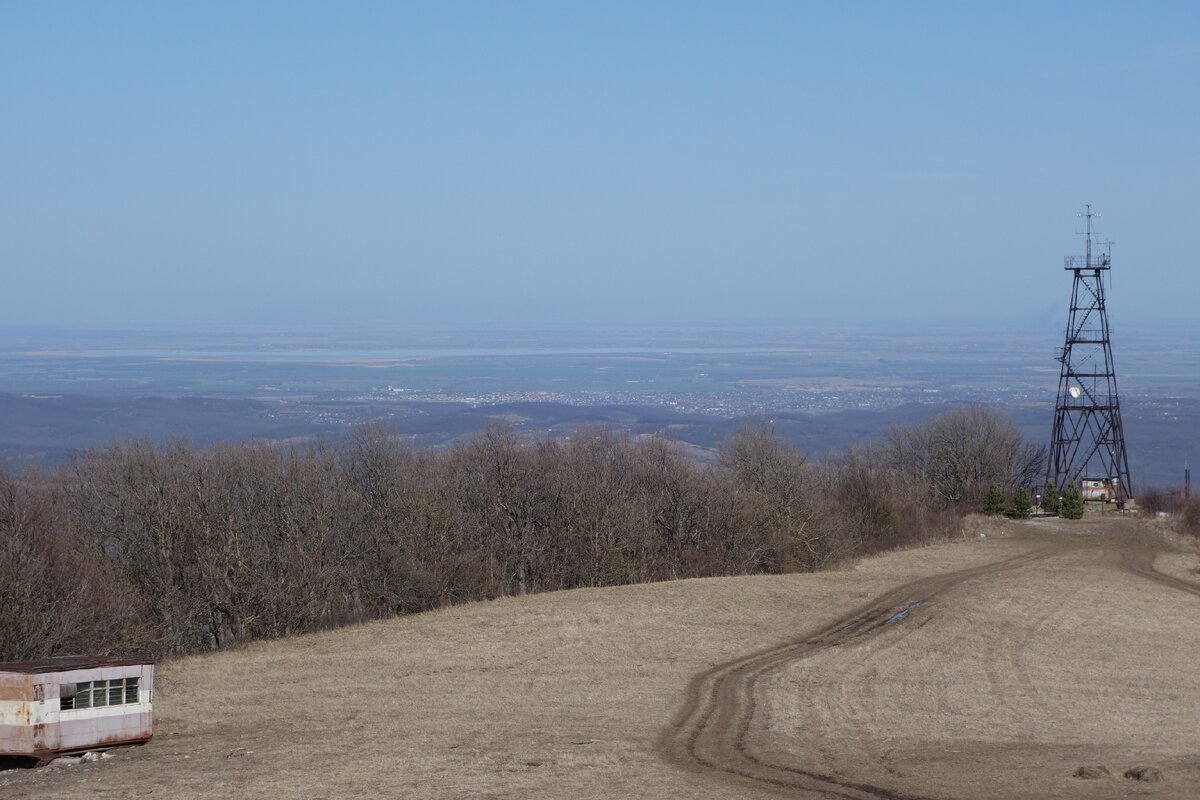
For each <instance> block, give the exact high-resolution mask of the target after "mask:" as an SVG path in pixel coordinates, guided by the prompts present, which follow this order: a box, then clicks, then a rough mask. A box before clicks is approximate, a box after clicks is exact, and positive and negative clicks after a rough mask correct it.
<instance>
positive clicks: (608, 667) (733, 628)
mask: <svg viewBox="0 0 1200 800" xmlns="http://www.w3.org/2000/svg"><path fill="white" fill-rule="evenodd" d="M1001 528H1003V529H1004V533H1001ZM1179 547H1180V545H1178V544H1172V543H1171V542H1169V541H1168V540H1167V539H1166V538H1164V537H1163V536H1162V535H1161V534H1160V533H1158V532H1156V531H1153V530H1151V529H1150V528H1149V527H1146V526H1144V525H1142V524H1141V523H1137V522H1133V521H1121V520H1117V519H1113V518H1110V519H1095V518H1089V519H1085V520H1082V521H1079V522H1075V523H1069V522H1060V521H1052V522H1051V521H1034V522H1028V523H1020V524H1014V523H1005V524H1003V525H999V524H998V525H996V526H995V527H994V528H993V529H992V530H991V532H990V534H989V535H988V536H987V538H986V540H980V539H978V538H977V537H974V536H972V537H970V538H967V539H965V540H964V541H962V542H958V543H951V544H942V545H937V546H932V547H925V548H919V549H913V550H908V551H902V552H895V553H890V554H886V555H883V556H879V557H875V558H871V559H867V560H864V561H863V562H861V563H859V564H857V565H855V566H854V567H852V568H847V569H843V570H839V571H834V572H827V573H819V574H806V575H786V576H761V577H742V578H720V579H704V580H689V581H678V582H672V583H661V584H651V585H642V586H628V587H619V588H612V589H597V590H577V591H571V592H561V593H553V594H543V595H536V596H529V597H515V598H508V599H504V600H498V601H494V602H488V603H478V604H473V605H467V606H460V607H456V608H449V609H444V610H441V611H436V612H431V613H427V614H421V615H415V616H410V617H404V618H400V619H395V620H390V621H386V622H379V623H374V624H369V625H361V626H357V627H353V628H347V629H342V630H338V631H331V632H328V633H322V634H316V635H310V636H304V637H299V638H295V639H291V640H286V641H277V642H270V643H260V644H256V645H252V646H249V647H246V648H243V649H240V650H236V651H233V652H221V653H217V654H213V655H209V656H203V657H195V658H188V659H183V660H179V661H175V662H171V663H168V664H166V665H164V666H163V667H162V670H161V681H160V683H159V686H158V691H157V693H156V698H155V700H156V703H155V706H156V712H157V715H158V725H157V730H156V736H155V739H154V741H152V742H151V743H150V744H149V745H147V746H145V747H142V748H137V749H133V750H128V751H123V752H121V753H119V754H118V755H117V757H115V758H113V759H110V760H105V761H101V762H97V763H87V764H79V765H76V766H69V767H59V766H51V767H48V768H43V769H39V770H20V771H10V772H5V773H0V797H4V798H10V799H11V800H25V799H27V798H28V799H30V800H32V798H39V799H41V798H45V799H46V800H50V799H51V798H68V797H71V798H74V797H155V798H180V799H181V800H183V799H186V798H226V797H227V798H243V797H249V798H259V797H269V798H293V797H294V798H314V800H315V799H316V798H328V799H329V800H333V799H334V798H352V797H353V798H358V797H412V798H526V797H532V798H572V799H573V800H588V799H589V798H612V797H647V798H650V797H653V798H660V797H662V798H728V797H777V796H793V797H822V796H834V797H884V798H893V800H900V798H916V797H930V798H943V797H944V798H1017V797H1020V798H1038V797H1045V798H1059V797H1066V798H1109V797H1113V798H1116V797H1128V796H1144V797H1150V798H1168V797H1170V798H1185V797H1197V796H1200V668H1197V663H1200V625H1197V624H1196V620H1197V618H1198V617H1200V579H1198V578H1197V577H1196V576H1195V575H1194V574H1192V573H1191V568H1192V567H1194V566H1195V565H1196V564H1197V558H1196V556H1195V554H1194V553H1191V552H1188V551H1185V550H1181V549H1179ZM1101 765H1103V766H1105V767H1109V768H1110V769H1109V770H1099V772H1101V773H1111V774H1106V775H1105V777H1100V778H1095V779H1086V778H1079V777H1073V775H1074V773H1075V771H1076V770H1077V769H1078V768H1079V767H1088V766H1091V767H1094V766H1101ZM1137 766H1145V767H1151V768H1154V769H1156V770H1159V771H1160V772H1161V775H1162V780H1161V781H1158V782H1142V781H1136V780H1133V779H1130V778H1125V777H1121V774H1122V773H1123V772H1124V771H1125V770H1127V769H1129V768H1132V767H1137Z"/></svg>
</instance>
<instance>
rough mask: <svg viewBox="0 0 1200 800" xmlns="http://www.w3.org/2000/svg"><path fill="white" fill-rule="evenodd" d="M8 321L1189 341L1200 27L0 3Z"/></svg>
mask: <svg viewBox="0 0 1200 800" xmlns="http://www.w3.org/2000/svg"><path fill="white" fill-rule="evenodd" d="M0 98H2V101H3V110H2V111H0V287H2V290H0V291H2V294H0V297H3V317H2V318H0V324H5V323H8V324H42V323H45V324H70V323H74V324H83V325H93V324H103V325H130V326H135V327H136V326H142V325H145V326H150V325H162V324H170V323H176V322H178V323H187V324H219V325H231V324H232V325H238V324H268V325H276V324H278V325H295V324H313V323H316V324H335V325H340V324H358V323H367V324H372V325H378V324H389V323H395V324H401V325H437V326H453V325H459V324H484V325H490V324H502V325H529V326H538V325H545V324H561V323H571V322H583V323H588V324H595V323H606V322H611V323H618V324H628V323H646V324H655V323H667V324H681V323H685V324H686V323H710V322H711V323H754V322H758V321H762V322H771V323H785V324H786V323H789V322H811V321H813V320H855V319H863V318H871V319H874V318H878V317H880V316H881V315H888V316H892V317H899V318H903V319H907V320H912V321H917V322H920V321H924V320H937V319H944V318H957V319H962V318H973V317H978V318H982V319H986V320H989V321H991V322H993V323H998V324H1010V323H1011V324H1013V325H1028V324H1045V321H1046V320H1053V321H1054V322H1055V324H1061V323H1062V322H1064V321H1065V317H1066V311H1065V304H1066V300H1067V294H1068V291H1069V286H1070V282H1069V277H1068V274H1067V273H1065V272H1063V270H1062V268H1061V266H1062V256H1064V255H1066V254H1069V253H1072V252H1075V251H1076V250H1077V249H1081V248H1082V244H1081V243H1080V241H1079V240H1078V239H1077V237H1075V236H1074V230H1075V227H1076V224H1077V221H1076V220H1075V219H1074V214H1075V213H1076V212H1077V211H1078V210H1080V208H1081V207H1082V205H1083V203H1085V202H1091V203H1093V204H1095V206H1096V207H1097V208H1098V209H1099V210H1100V211H1101V212H1103V214H1104V216H1103V218H1102V219H1101V220H1100V228H1101V230H1102V231H1103V232H1104V233H1106V234H1108V235H1109V236H1110V237H1111V238H1112V239H1113V240H1115V242H1116V245H1115V247H1114V263H1115V269H1114V271H1113V279H1114V286H1113V295H1112V299H1111V308H1112V313H1113V315H1114V318H1115V319H1116V320H1117V321H1118V322H1119V321H1121V320H1128V321H1130V322H1142V321H1152V320H1154V319H1157V318H1169V317H1174V318H1194V317H1195V316H1196V310H1195V309H1196V303H1197V298H1200V277H1198V273H1200V264H1198V263H1197V257H1196V252H1197V243H1196V242H1195V236H1194V235H1193V232H1194V231H1195V230H1196V229H1197V227H1200V223H1198V212H1200V208H1198V203H1197V197H1198V196H1200V191H1198V190H1200V155H1198V152H1200V124H1198V123H1200V3H1195V2H1184V3H1178V4H1171V3H1097V2H1089V3H1077V4H1070V5H1062V4H1048V3H1044V2H1037V3H1030V4H1027V5H1015V4H1010V3H987V4H984V3H962V2H950V3H938V4H933V3H912V2H904V3H899V2H889V3H830V2H814V3H801V2H785V3H777V4H776V3H732V2H730V3H698V2H684V3H649V2H636V3H629V4H618V3H613V2H607V1H606V2H588V3H583V2H579V3H566V2H548V3H544V4H527V3H515V2H487V3H478V4H475V3H471V4H467V3H450V2H446V3H441V2H435V3H423V4H419V5H418V4H406V3H400V2H380V3H334V2H327V3H319V4H317V3H312V4H310V3H300V2H295V1H294V0H289V2H282V3H265V2H255V3H241V2H238V3H212V2H205V3H161V2H146V3H136V4H135V3H120V2H112V1H109V0H106V2H83V3H64V2H35V1H34V0H29V1H28V2H4V1H3V0H0Z"/></svg>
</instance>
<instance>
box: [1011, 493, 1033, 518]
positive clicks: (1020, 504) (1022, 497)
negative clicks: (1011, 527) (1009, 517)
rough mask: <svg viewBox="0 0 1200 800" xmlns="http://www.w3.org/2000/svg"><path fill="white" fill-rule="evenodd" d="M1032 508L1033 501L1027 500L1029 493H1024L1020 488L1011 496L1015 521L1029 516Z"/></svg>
mask: <svg viewBox="0 0 1200 800" xmlns="http://www.w3.org/2000/svg"><path fill="white" fill-rule="evenodd" d="M1031 508H1033V501H1032V500H1030V499H1029V492H1027V491H1025V487H1024V486H1022V487H1021V488H1020V489H1017V493H1016V494H1014V495H1013V504H1012V512H1013V516H1014V517H1016V518H1017V519H1025V518H1026V517H1028V516H1029V510H1030V509H1031Z"/></svg>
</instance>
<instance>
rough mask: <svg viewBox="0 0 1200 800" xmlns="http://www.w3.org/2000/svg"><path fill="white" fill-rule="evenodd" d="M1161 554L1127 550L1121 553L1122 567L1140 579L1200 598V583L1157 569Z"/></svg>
mask: <svg viewBox="0 0 1200 800" xmlns="http://www.w3.org/2000/svg"><path fill="white" fill-rule="evenodd" d="M1160 552H1161V551H1160V550H1156V549H1153V548H1137V549H1130V550H1125V551H1124V552H1122V553H1121V566H1122V567H1123V568H1124V569H1126V570H1127V571H1129V572H1132V573H1133V574H1134V575H1137V576H1138V577H1141V578H1145V579H1147V580H1151V581H1154V582H1155V583H1158V584H1161V585H1163V586H1169V587H1170V588H1172V589H1178V590H1179V591H1181V592H1187V593H1188V594H1192V595H1195V596H1196V597H1200V583H1193V582H1192V581H1188V580H1184V579H1183V578H1177V577H1175V576H1174V575H1168V574H1167V573H1165V572H1160V571H1159V570H1157V569H1155V567H1154V559H1155V557H1156V556H1157V555H1158V554H1159V553H1160Z"/></svg>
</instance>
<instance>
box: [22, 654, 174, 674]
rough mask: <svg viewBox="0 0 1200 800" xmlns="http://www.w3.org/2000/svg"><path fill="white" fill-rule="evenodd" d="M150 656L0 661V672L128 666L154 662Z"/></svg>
mask: <svg viewBox="0 0 1200 800" xmlns="http://www.w3.org/2000/svg"><path fill="white" fill-rule="evenodd" d="M153 663H154V661H153V660H151V659H148V658H122V657H120V656H58V657H56V658H39V659H35V660H32V661H0V672H24V673H35V672H66V671H67V670H72V669H89V668H91V667H127V666H132V665H134V664H153Z"/></svg>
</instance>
